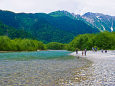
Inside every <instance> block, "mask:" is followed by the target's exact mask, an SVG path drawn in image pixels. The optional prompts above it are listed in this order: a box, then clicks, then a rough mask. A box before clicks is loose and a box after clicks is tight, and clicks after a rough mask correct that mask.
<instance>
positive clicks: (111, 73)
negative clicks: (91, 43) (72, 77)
mask: <svg viewBox="0 0 115 86" xmlns="http://www.w3.org/2000/svg"><path fill="white" fill-rule="evenodd" d="M71 55H73V56H77V57H83V58H86V59H88V60H90V61H92V62H93V63H92V65H91V66H90V67H87V68H85V71H82V72H81V74H80V75H84V76H85V77H86V78H87V79H86V80H82V81H81V82H73V84H72V85H73V86H115V51H108V52H107V53H105V52H103V53H102V52H101V51H97V52H93V51H87V55H86V56H82V52H81V51H79V52H78V54H76V53H75V52H73V53H71Z"/></svg>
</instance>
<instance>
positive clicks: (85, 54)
mask: <svg viewBox="0 0 115 86" xmlns="http://www.w3.org/2000/svg"><path fill="white" fill-rule="evenodd" d="M84 51H85V56H86V52H87V50H86V48H85V50H84Z"/></svg>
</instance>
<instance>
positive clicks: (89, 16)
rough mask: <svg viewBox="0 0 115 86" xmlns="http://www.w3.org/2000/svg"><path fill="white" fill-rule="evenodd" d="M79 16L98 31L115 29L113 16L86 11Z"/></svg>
mask: <svg viewBox="0 0 115 86" xmlns="http://www.w3.org/2000/svg"><path fill="white" fill-rule="evenodd" d="M81 17H82V18H83V19H85V20H86V21H87V22H89V23H90V24H91V25H92V26H95V27H96V28H98V29H99V30H100V31H105V30H106V31H109V32H112V31H115V17H114V16H109V15H104V14H101V13H91V12H88V13H86V14H84V15H83V16H81Z"/></svg>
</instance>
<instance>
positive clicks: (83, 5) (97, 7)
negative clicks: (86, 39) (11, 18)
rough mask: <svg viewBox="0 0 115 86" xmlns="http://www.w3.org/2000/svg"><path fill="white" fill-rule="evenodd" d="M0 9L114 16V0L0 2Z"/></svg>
mask: <svg viewBox="0 0 115 86" xmlns="http://www.w3.org/2000/svg"><path fill="white" fill-rule="evenodd" d="M0 9H1V10H9V11H14V12H27V13H28V12H31V13H38V12H45V13H49V12H52V11H57V10H66V11H69V12H71V13H75V14H83V13H86V12H98V13H104V14H109V15H113V16H115V0H0Z"/></svg>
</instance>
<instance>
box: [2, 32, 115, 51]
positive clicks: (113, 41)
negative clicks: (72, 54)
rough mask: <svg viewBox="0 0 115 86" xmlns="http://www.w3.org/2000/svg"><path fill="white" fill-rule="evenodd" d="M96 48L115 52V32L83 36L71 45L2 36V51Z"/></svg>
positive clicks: (76, 38)
mask: <svg viewBox="0 0 115 86" xmlns="http://www.w3.org/2000/svg"><path fill="white" fill-rule="evenodd" d="M92 47H96V48H97V49H98V50H100V49H105V50H108V49H109V50H115V32H101V33H97V34H82V35H78V36H77V37H75V38H74V39H73V40H72V41H71V42H70V43H68V44H62V43H58V42H50V43H48V44H44V43H43V42H41V41H38V40H32V39H25V38H23V39H22V38H16V39H10V38H9V37H7V36H0V51H35V50H47V49H51V50H69V51H75V50H76V49H79V50H84V49H85V48H86V49H87V50H91V49H92Z"/></svg>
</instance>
